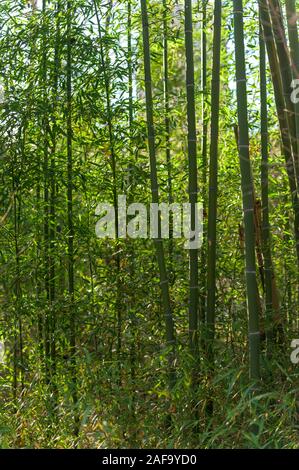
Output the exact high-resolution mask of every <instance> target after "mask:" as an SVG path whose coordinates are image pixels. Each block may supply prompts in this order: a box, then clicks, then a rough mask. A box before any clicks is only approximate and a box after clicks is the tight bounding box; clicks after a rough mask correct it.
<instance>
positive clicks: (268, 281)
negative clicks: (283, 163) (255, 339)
mask: <svg viewBox="0 0 299 470" xmlns="http://www.w3.org/2000/svg"><path fill="white" fill-rule="evenodd" d="M259 48H260V100H261V105H260V115H261V155H262V162H261V195H262V250H263V258H264V271H265V294H266V339H267V348H268V351H269V350H270V349H271V343H272V336H273V335H272V315H273V301H272V277H273V266H272V257H271V231H270V219H269V137H268V107H267V76H266V49H265V42H264V38H263V31H262V24H261V20H260V38H259Z"/></svg>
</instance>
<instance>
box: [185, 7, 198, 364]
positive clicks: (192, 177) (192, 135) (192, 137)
mask: <svg viewBox="0 0 299 470" xmlns="http://www.w3.org/2000/svg"><path fill="white" fill-rule="evenodd" d="M185 54H186V92H187V122H188V168H189V203H190V204H191V230H194V228H195V208H196V203H197V198H198V187H197V148H196V118H195V93H194V58H193V25H192V1H191V0H185ZM189 259H190V279H189V343H190V352H191V355H192V357H193V358H194V360H195V361H196V360H197V356H198V303H199V302H198V296H199V290H198V250H197V249H191V250H190V251H189ZM197 365H198V364H196V365H195V369H196V366H197Z"/></svg>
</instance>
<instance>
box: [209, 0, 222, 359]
mask: <svg viewBox="0 0 299 470" xmlns="http://www.w3.org/2000/svg"><path fill="white" fill-rule="evenodd" d="M221 13H222V3H221V0H215V5H214V39H213V69H212V90H211V144H210V170H209V210H208V273H207V358H208V362H209V364H210V366H211V368H213V362H214V361H213V340H214V335H215V309H216V221H217V191H218V139H219V100H220V53H221Z"/></svg>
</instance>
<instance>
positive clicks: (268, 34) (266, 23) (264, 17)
mask: <svg viewBox="0 0 299 470" xmlns="http://www.w3.org/2000/svg"><path fill="white" fill-rule="evenodd" d="M259 4H260V14H261V21H262V25H263V33H264V39H265V44H266V47H267V54H268V59H269V65H270V71H271V76H272V83H273V89H274V98H275V104H276V110H277V116H278V121H279V126H280V133H281V140H282V146H283V153H284V157H285V164H286V170H287V175H288V181H289V187H290V193H291V198H292V208H293V212H294V234H295V242H296V253H297V263H298V265H299V201H298V192H297V181H296V174H295V166H294V160H293V156H292V144H291V135H290V129H289V126H288V120H287V111H286V109H285V103H284V96H283V86H282V78H281V73H280V67H279V62H278V57H277V53H276V45H275V40H274V37H273V31H272V27H271V18H270V14H269V6H268V2H267V0H260V3H259Z"/></svg>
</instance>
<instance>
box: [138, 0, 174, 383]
mask: <svg viewBox="0 0 299 470" xmlns="http://www.w3.org/2000/svg"><path fill="white" fill-rule="evenodd" d="M140 4H141V15H142V37H143V56H144V83H145V96H146V115H147V133H148V135H147V138H148V148H149V157H150V176H151V193H152V202H153V203H156V204H159V186H158V177H157V161H156V150H155V128H154V117H153V98H152V73H151V59H150V42H149V24H148V12H147V4H146V0H140ZM158 219H159V220H158V224H159V237H158V238H155V239H154V243H155V248H156V256H157V261H158V266H159V273H160V286H161V294H162V301H163V309H164V318H165V326H166V341H167V346H168V348H169V366H170V369H169V374H168V377H169V386H170V389H171V388H173V386H174V384H175V380H176V378H175V370H174V354H175V331H174V321H173V315H172V310H171V304H170V296H169V281H168V277H167V272H166V265H165V257H164V247H163V241H162V239H161V236H160V235H161V234H160V231H161V218H160V213H159V215H158Z"/></svg>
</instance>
